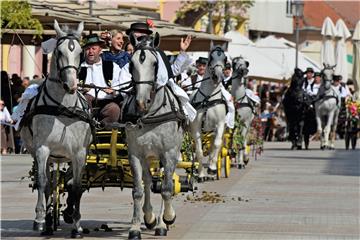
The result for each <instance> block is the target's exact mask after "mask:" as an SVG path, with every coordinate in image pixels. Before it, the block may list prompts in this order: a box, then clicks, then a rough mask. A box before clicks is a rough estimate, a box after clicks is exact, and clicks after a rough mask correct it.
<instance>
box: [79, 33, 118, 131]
mask: <svg viewBox="0 0 360 240" xmlns="http://www.w3.org/2000/svg"><path fill="white" fill-rule="evenodd" d="M105 47H106V45H105V42H104V41H103V40H102V39H100V38H99V36H98V35H97V34H91V35H88V36H85V37H84V45H83V49H84V52H85V61H84V62H82V63H81V65H80V67H81V68H80V73H79V81H80V82H83V83H84V84H86V85H93V86H94V87H101V88H102V89H100V90H98V89H96V88H89V89H84V91H85V93H84V96H85V98H86V100H87V101H88V103H89V105H90V108H93V107H99V108H100V110H99V115H98V117H99V121H100V122H101V123H102V124H103V126H104V127H105V128H106V129H109V128H111V127H110V126H109V125H110V124H112V123H113V122H118V120H119V117H120V107H119V105H118V104H117V103H116V102H115V101H114V98H115V91H114V90H113V89H111V82H112V81H118V79H119V75H120V67H119V66H118V64H116V63H113V62H108V61H103V60H102V59H101V56H100V54H101V52H102V49H103V48H105Z"/></svg>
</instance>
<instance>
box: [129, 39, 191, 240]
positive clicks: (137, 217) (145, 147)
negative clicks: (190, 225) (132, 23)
mask: <svg viewBox="0 0 360 240" xmlns="http://www.w3.org/2000/svg"><path fill="white" fill-rule="evenodd" d="M159 38H160V37H159V34H157V33H156V34H155V37H154V38H152V37H145V38H144V37H143V39H142V40H141V41H140V42H139V41H138V40H137V39H135V37H134V36H133V35H131V36H130V42H131V44H132V45H133V46H136V47H135V52H134V54H133V56H132V58H131V62H130V68H129V70H130V73H131V74H132V78H133V79H132V84H133V85H134V88H133V90H134V95H135V96H134V97H135V98H136V101H133V103H134V102H136V108H137V111H139V112H140V114H141V116H140V118H139V119H138V120H137V121H136V122H135V124H132V123H126V125H125V131H126V138H127V142H128V153H129V162H130V166H131V171H132V174H133V181H134V182H133V184H134V186H133V191H132V196H133V201H134V211H133V217H132V222H131V228H130V230H129V239H140V238H141V230H140V226H141V203H142V198H143V196H144V195H145V201H144V205H143V206H142V210H143V212H144V222H145V225H146V227H147V228H148V229H152V228H154V227H155V235H161V236H164V235H166V234H167V225H171V224H173V223H174V221H175V218H176V215H175V210H174V208H173V207H172V195H173V179H172V178H173V174H174V171H175V168H176V164H177V161H178V159H179V156H180V149H181V145H182V141H183V134H184V131H183V127H182V122H183V120H184V118H181V117H179V114H180V112H179V111H181V110H180V109H181V105H180V103H179V101H178V100H177V99H176V98H175V96H174V95H173V93H172V91H171V90H170V88H169V87H168V86H167V85H165V86H159V85H158V84H157V74H158V67H159V61H162V59H159V58H158V54H157V51H156V47H157V46H158V45H159V41H160V39H159ZM134 104H135V103H134ZM124 114H126V113H124ZM181 116H184V115H181ZM152 159H159V160H160V165H161V166H162V167H163V174H164V177H163V179H162V184H161V196H162V202H161V210H160V214H159V216H158V218H157V219H156V216H155V214H154V213H153V209H152V205H151V202H150V192H151V185H152V175H151V172H150V161H151V160H152ZM143 184H144V185H143ZM144 193H145V194H144ZM155 225H156V226H155Z"/></svg>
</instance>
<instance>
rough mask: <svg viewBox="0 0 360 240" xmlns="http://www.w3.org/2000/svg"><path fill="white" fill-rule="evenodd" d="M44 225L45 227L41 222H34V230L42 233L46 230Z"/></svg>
mask: <svg viewBox="0 0 360 240" xmlns="http://www.w3.org/2000/svg"><path fill="white" fill-rule="evenodd" d="M44 225H45V223H44V222H40V223H39V222H36V221H34V223H33V230H34V231H38V232H42V231H43V230H44Z"/></svg>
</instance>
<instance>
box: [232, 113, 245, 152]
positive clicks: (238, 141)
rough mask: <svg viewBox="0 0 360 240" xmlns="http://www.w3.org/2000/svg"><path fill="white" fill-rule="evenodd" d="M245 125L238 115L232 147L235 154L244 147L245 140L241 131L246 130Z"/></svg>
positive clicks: (236, 116)
mask: <svg viewBox="0 0 360 240" xmlns="http://www.w3.org/2000/svg"><path fill="white" fill-rule="evenodd" d="M244 126H245V124H244V122H243V121H241V120H240V117H239V115H238V114H236V115H235V126H234V130H233V135H232V136H233V139H232V141H233V142H232V146H233V150H234V151H235V153H238V152H239V149H240V148H241V147H242V146H243V145H244V142H245V138H244V136H242V135H241V131H242V129H243V128H244Z"/></svg>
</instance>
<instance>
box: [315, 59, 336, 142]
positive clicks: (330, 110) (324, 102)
mask: <svg viewBox="0 0 360 240" xmlns="http://www.w3.org/2000/svg"><path fill="white" fill-rule="evenodd" d="M334 67H335V66H330V65H325V64H324V69H323V70H322V83H321V86H320V89H319V92H318V95H317V100H316V101H315V113H316V122H317V128H318V129H317V132H318V134H320V148H321V149H326V148H328V149H334V140H335V137H336V127H337V123H338V116H339V111H340V106H341V99H340V94H339V93H338V92H337V90H336V89H335V88H334V87H333V86H332V85H331V81H332V77H333V73H334ZM330 134H331V136H330V143H329V135H330Z"/></svg>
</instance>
